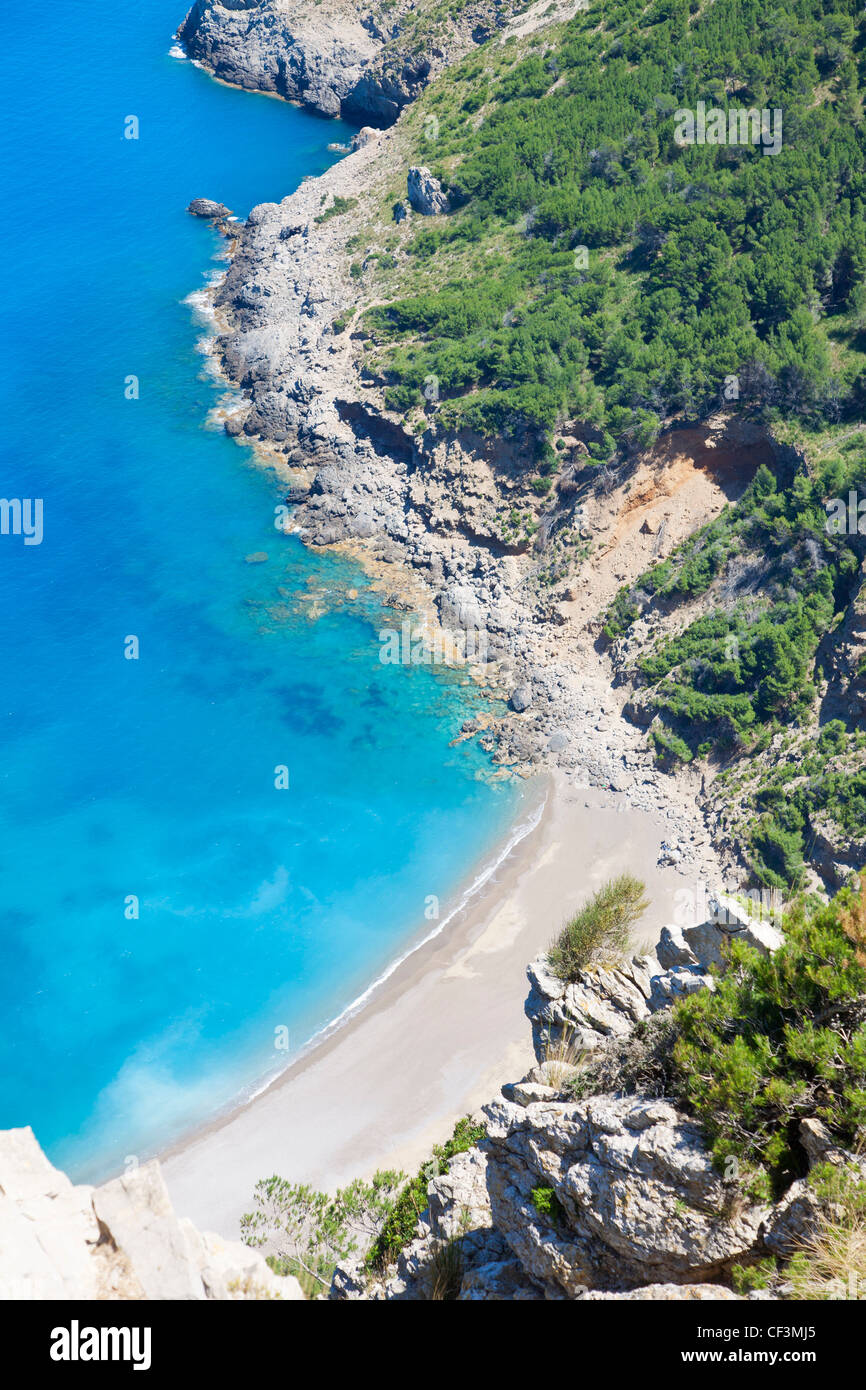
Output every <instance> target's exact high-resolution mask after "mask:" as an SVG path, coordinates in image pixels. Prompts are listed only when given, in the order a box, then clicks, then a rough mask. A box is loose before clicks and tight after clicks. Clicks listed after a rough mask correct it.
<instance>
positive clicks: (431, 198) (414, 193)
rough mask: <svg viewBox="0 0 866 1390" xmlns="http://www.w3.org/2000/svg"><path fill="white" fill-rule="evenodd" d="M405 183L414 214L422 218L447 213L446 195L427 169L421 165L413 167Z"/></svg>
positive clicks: (448, 204)
mask: <svg viewBox="0 0 866 1390" xmlns="http://www.w3.org/2000/svg"><path fill="white" fill-rule="evenodd" d="M406 182H407V191H408V194H409V202H410V203H411V205H412V207H413V208H414V209H415V211H416V212H420V213H421V214H422V215H423V216H424V217H438V216H440V215H441V214H442V213H445V212H448V210H449V207H450V203H449V201H448V194H447V193H446V192H445V190H444V188H443V187H442V185H441V183H440V182H439V180H438V179H435V178H434V177H433V175H432V174H431V173H430V170H429V169H427V168H425V167H424V166H423V165H418V164H415V165H413V166H412V168H411V169H410V170H409V175H408V178H407V181H406Z"/></svg>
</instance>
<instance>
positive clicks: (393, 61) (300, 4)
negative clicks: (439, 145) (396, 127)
mask: <svg viewBox="0 0 866 1390" xmlns="http://www.w3.org/2000/svg"><path fill="white" fill-rule="evenodd" d="M517 8H519V6H518V5H516V4H513V3H509V0H470V3H469V4H467V5H465V6H464V7H463V8H462V9H461V11H460V12H459V14H457V15H456V16H454V15H448V16H447V17H446V16H443V15H441V14H440V15H437V14H435V13H433V14H430V15H427V14H425V11H426V10H429V11H433V10H434V9H435V7H434V6H433V5H432V4H426V5H425V4H424V3H421V4H420V5H416V4H412V3H411V0H396V3H393V0H392V3H390V4H386V3H382V2H381V0H380V3H377V2H376V0H374V3H373V4H372V5H371V6H370V7H369V8H368V9H367V8H360V7H357V6H355V5H353V4H351V3H350V2H349V0H322V3H320V4H317V5H310V4H308V3H306V0H196V3H195V4H194V5H193V7H192V9H191V10H190V11H189V13H188V14H187V16H186V18H185V19H184V21H183V23H182V24H181V26H180V28H179V29H178V31H177V37H178V38H179V39H180V40H181V42H182V43H183V45H184V47H185V48H186V50H187V52H188V53H189V54H190V56H191V57H193V58H195V59H196V60H198V61H199V62H201V63H202V64H204V66H205V67H207V68H209V69H210V71H211V72H213V73H214V74H215V75H216V76H217V77H219V78H221V79H222V80H223V81H224V82H231V83H233V84H234V85H236V86H239V87H248V88H251V89H253V90H255V91H262V92H273V93H275V94H276V95H277V96H280V97H284V98H285V99H286V100H288V101H298V102H302V103H303V104H304V105H305V106H309V107H311V108H312V109H313V110H314V111H318V112H321V113H322V114H323V115H326V116H339V115H342V116H345V117H347V118H348V119H350V120H359V121H366V122H371V123H372V124H374V125H377V126H388V125H392V124H393V122H394V121H395V120H396V119H397V116H398V115H399V113H400V111H401V110H402V108H403V107H404V106H406V105H407V104H408V103H409V102H411V101H414V100H415V98H416V97H417V96H418V95H419V93H420V92H421V91H423V89H424V87H425V86H426V85H427V83H428V82H429V81H430V80H431V78H432V77H433V76H435V75H436V73H438V72H441V71H442V70H443V69H444V68H445V67H447V66H448V64H449V63H451V62H453V61H454V60H455V59H456V58H458V57H460V56H461V55H462V54H463V53H465V52H467V51H468V50H469V49H470V48H472V47H473V45H474V44H477V43H482V42H484V40H485V39H487V38H489V37H490V35H491V34H492V33H494V32H495V31H496V30H497V29H500V28H502V27H504V25H505V23H506V21H507V19H508V16H509V15H510V13H511V12H512V11H513V10H514V9H517Z"/></svg>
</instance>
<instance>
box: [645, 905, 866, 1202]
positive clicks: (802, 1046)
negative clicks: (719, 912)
mask: <svg viewBox="0 0 866 1390" xmlns="http://www.w3.org/2000/svg"><path fill="white" fill-rule="evenodd" d="M783 927H784V932H785V941H784V944H783V945H782V946H780V947H779V949H778V950H777V951H776V952H775V953H774V954H773V955H771V956H762V955H759V954H758V953H757V952H756V951H753V950H750V949H749V948H748V947H746V946H745V945H743V943H741V942H738V941H733V943H732V944H731V946H730V950H729V965H728V968H727V971H726V973H725V974H724V975H723V976H722V977H721V978H720V979H719V980H718V981H717V984H716V988H715V990H714V991H713V992H710V991H709V990H702V991H701V992H700V993H698V994H695V995H693V996H692V997H691V998H689V999H686V1000H683V1001H682V1002H680V1003H679V1004H677V1005H676V1006H675V1009H674V1020H675V1026H676V1029H677V1039H676V1042H675V1043H674V1048H673V1077H672V1088H673V1092H674V1094H675V1095H676V1096H677V1097H678V1098H679V1100H680V1102H681V1103H682V1104H683V1105H684V1106H685V1107H686V1108H687V1109H688V1110H689V1111H690V1112H691V1113H692V1114H693V1115H695V1116H696V1118H697V1119H698V1120H700V1122H701V1123H702V1124H703V1126H704V1128H705V1130H706V1132H707V1134H708V1136H709V1139H710V1142H711V1144H712V1149H713V1154H714V1157H715V1159H716V1161H717V1163H718V1165H719V1166H720V1168H722V1169H724V1168H725V1164H726V1161H727V1160H729V1159H731V1158H735V1159H736V1160H737V1162H738V1163H744V1164H745V1165H747V1167H748V1168H750V1169H752V1170H756V1171H759V1170H763V1172H765V1173H766V1174H767V1175H768V1177H769V1180H770V1183H771V1185H772V1189H773V1191H775V1192H780V1191H782V1190H783V1189H784V1188H785V1187H786V1186H787V1185H788V1184H789V1183H790V1182H791V1181H792V1180H793V1179H794V1178H795V1177H798V1176H799V1175H800V1174H801V1173H802V1172H804V1171H805V1167H806V1164H805V1157H804V1154H803V1152H802V1150H801V1148H800V1145H799V1141H798V1128H799V1122H800V1120H801V1119H804V1118H807V1117H817V1118H819V1119H821V1120H823V1121H824V1123H825V1124H826V1125H827V1126H828V1127H829V1129H830V1130H831V1132H832V1133H833V1134H834V1135H835V1136H836V1137H837V1139H838V1141H839V1142H840V1143H842V1144H850V1143H852V1142H854V1141H855V1139H856V1137H857V1134H858V1131H860V1130H861V1129H862V1127H863V1126H864V1125H866V950H864V943H866V877H864V881H863V888H862V890H860V889H857V890H855V889H854V888H846V889H843V890H842V891H841V892H839V893H838V894H837V895H836V897H835V898H834V899H833V901H832V902H831V903H829V904H826V905H823V906H821V907H818V908H813V909H812V910H810V909H809V908H807V907H806V906H805V905H804V904H802V903H801V904H799V905H797V906H796V907H795V908H794V909H793V910H792V911H791V912H790V913H789V914H788V915H787V916H786V918H785V919H784V923H783Z"/></svg>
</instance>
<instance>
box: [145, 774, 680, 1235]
mask: <svg viewBox="0 0 866 1390" xmlns="http://www.w3.org/2000/svg"><path fill="white" fill-rule="evenodd" d="M666 832H667V826H666V824H665V822H664V820H663V819H661V818H659V817H657V816H654V815H651V814H649V813H646V812H643V811H638V810H634V809H633V808H629V807H628V805H627V804H626V802H625V799H624V798H622V797H619V796H616V795H614V796H611V795H610V794H604V793H599V792H595V791H594V792H587V791H586V790H584V789H578V788H576V787H575V786H574V785H573V783H571V782H570V781H569V779H567V778H566V777H565V776H564V775H562V774H561V773H553V774H552V775H551V779H550V783H549V791H548V796H547V800H546V803H545V806H544V811H543V814H542V816H541V818H540V821H539V823H538V825H537V826H536V827H535V829H534V830H532V831H531V832H530V833H528V834H527V835H525V836H524V837H523V838H522V839H521V840H520V841H519V842H518V844H517V845H516V846H515V848H514V851H513V852H512V854H511V855H509V856H508V857H507V858H506V859H505V860H504V861H503V862H502V863H501V864H500V866H499V869H498V870H497V871H496V872H495V873H493V874H492V875H491V876H490V878H489V879H488V881H487V882H486V883H485V884H484V885H483V887H482V888H481V890H480V891H479V892H478V893H477V894H476V895H475V897H474V898H472V899H471V900H470V901H469V903H468V904H467V906H466V908H465V909H464V910H463V911H462V912H459V913H457V914H455V916H454V918H453V919H452V921H451V922H450V924H448V929H447V930H443V931H441V932H439V933H438V934H437V935H436V936H435V937H432V938H429V939H428V940H426V941H423V942H421V943H419V944H418V945H416V947H415V949H414V950H412V951H411V952H410V953H409V954H408V955H406V956H404V958H403V959H402V961H400V962H399V964H397V966H396V968H394V969H393V970H391V971H390V972H389V973H388V975H387V977H386V978H385V979H383V980H382V981H381V982H380V984H379V985H378V986H377V987H376V988H374V989H373V991H372V993H371V995H370V996H369V997H368V998H367V1000H366V1003H364V1004H363V1005H362V1006H361V1007H359V1008H358V1009H357V1010H356V1011H355V1012H354V1013H353V1014H352V1015H351V1016H349V1017H348V1018H346V1019H345V1020H344V1022H343V1023H342V1025H341V1026H339V1027H337V1028H336V1029H334V1030H332V1031H330V1032H329V1033H328V1034H326V1035H325V1036H324V1037H322V1038H321V1039H320V1040H319V1041H318V1042H317V1043H316V1044H315V1045H314V1046H311V1047H310V1048H309V1049H308V1050H306V1052H305V1053H304V1055H302V1056H301V1057H300V1058H298V1059H297V1060H296V1061H295V1062H294V1063H292V1064H291V1065H290V1066H289V1067H287V1068H286V1070H285V1071H283V1072H282V1073H280V1075H279V1076H277V1077H276V1078H275V1079H274V1080H273V1081H272V1082H271V1083H270V1085H268V1086H267V1088H266V1089H265V1090H263V1091H261V1092H260V1093H259V1094H258V1095H256V1096H255V1097H253V1098H252V1099H250V1100H248V1101H246V1102H244V1103H242V1104H240V1105H239V1106H237V1107H236V1108H235V1109H234V1110H232V1111H231V1112H229V1113H227V1114H224V1115H222V1116H219V1117H216V1118H215V1119H214V1120H212V1121H211V1122H210V1123H209V1124H207V1125H206V1126H204V1127H202V1128H200V1129H198V1130H196V1131H194V1132H193V1133H192V1134H190V1135H188V1136H187V1137H186V1138H185V1139H183V1140H181V1141H180V1142H179V1143H177V1144H175V1145H174V1146H173V1147H171V1148H169V1149H168V1150H166V1151H165V1152H164V1153H162V1154H160V1155H159V1157H160V1161H161V1164H162V1168H163V1173H164V1175H165V1179H166V1182H167V1185H168V1189H169V1192H170V1194H171V1197H172V1201H173V1203H174V1205H175V1208H176V1210H177V1211H178V1214H179V1215H182V1216H189V1217H191V1218H192V1219H193V1220H194V1221H195V1222H196V1223H197V1224H198V1225H200V1226H203V1227H205V1228H207V1229H212V1230H215V1231H217V1232H219V1234H221V1235H223V1236H225V1237H227V1238H228V1237H235V1236H236V1235H237V1233H238V1221H239V1218H240V1216H241V1215H242V1213H243V1212H244V1211H246V1210H248V1209H249V1208H250V1206H251V1203H252V1196H253V1189H254V1186H255V1183H256V1182H257V1181H258V1180H259V1179H261V1178H267V1177H269V1176H271V1174H273V1173H278V1174H279V1175H280V1176H281V1177H284V1178H286V1179H287V1180H289V1181H295V1182H311V1183H312V1184H313V1185H314V1186H316V1187H321V1188H324V1189H328V1190H333V1189H335V1188H336V1187H337V1186H340V1185H343V1184H345V1183H347V1182H349V1181H351V1179H352V1178H354V1177H362V1176H369V1175H370V1174H372V1172H373V1171H375V1169H376V1168H379V1167H400V1168H403V1169H405V1170H407V1171H409V1170H412V1169H413V1168H414V1167H415V1166H417V1164H418V1163H420V1162H421V1161H423V1159H424V1158H425V1157H426V1156H427V1154H428V1153H429V1150H430V1147H431V1145H432V1144H433V1143H434V1142H441V1141H442V1140H443V1139H445V1138H447V1136H448V1134H449V1133H450V1131H451V1129H452V1128H453V1124H454V1122H455V1121H456V1120H457V1119H458V1118H459V1117H460V1116H461V1115H463V1114H466V1113H469V1112H471V1111H472V1110H474V1109H475V1108H476V1107H477V1106H478V1105H479V1104H480V1103H481V1102H482V1101H485V1100H487V1099H489V1098H490V1096H491V1094H494V1093H495V1092H496V1090H497V1089H498V1087H499V1086H501V1085H502V1084H503V1083H505V1082H506V1081H513V1080H515V1079H516V1078H517V1077H518V1076H521V1075H523V1074H524V1073H525V1072H526V1071H528V1070H529V1068H530V1067H531V1066H532V1064H533V1060H534V1059H533V1056H532V1051H531V1046H530V1041H529V1036H528V1032H527V1029H526V1027H525V1023H524V1020H523V1003H524V1000H525V997H526V993H527V985H526V975H525V971H526V965H527V963H528V961H530V960H531V959H532V957H533V956H534V955H536V954H537V953H538V952H539V951H540V950H543V949H544V948H545V947H546V946H547V945H548V943H549V941H550V939H551V937H552V936H553V935H554V933H555V932H556V930H557V928H558V927H559V925H560V924H561V922H562V920H563V918H564V917H565V916H566V915H567V914H568V913H570V912H572V911H574V910H575V909H576V908H577V907H578V906H579V904H580V902H581V901H582V900H583V899H584V897H585V896H586V895H587V894H588V893H590V892H592V891H594V890H595V889H596V888H597V887H598V886H600V884H601V883H602V882H603V881H604V880H605V879H606V878H608V877H609V876H610V875H611V874H614V873H618V872H622V871H624V870H626V869H628V870H629V871H631V872H635V873H638V874H639V875H640V876H641V877H643V878H644V879H645V880H646V882H647V885H648V889H649V896H650V898H651V907H650V910H649V912H648V913H647V916H646V918H645V921H644V924H643V927H642V930H641V933H640V936H639V938H638V939H636V942H635V946H636V947H645V946H647V945H650V944H652V943H653V942H654V941H655V940H657V938H658V935H659V931H660V928H661V927H662V926H663V925H664V924H665V922H667V921H669V920H671V919H672V918H673V916H674V913H675V911H676V908H675V895H676V894H677V893H678V892H682V890H683V887H684V884H685V883H686V880H684V876H683V874H682V871H681V870H678V869H675V868H672V867H664V868H662V867H659V866H658V865H657V862H656V861H657V858H658V847H659V844H660V842H661V840H662V839H663V838H664V835H665V833H666Z"/></svg>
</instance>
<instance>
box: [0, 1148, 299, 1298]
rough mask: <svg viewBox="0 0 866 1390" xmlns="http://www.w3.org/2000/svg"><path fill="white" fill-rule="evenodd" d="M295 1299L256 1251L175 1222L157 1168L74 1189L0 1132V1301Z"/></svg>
mask: <svg viewBox="0 0 866 1390" xmlns="http://www.w3.org/2000/svg"><path fill="white" fill-rule="evenodd" d="M303 1296H304V1295H303V1293H302V1292H301V1288H300V1285H299V1284H298V1282H297V1280H296V1279H293V1278H291V1277H288V1278H280V1277H278V1276H277V1275H276V1274H274V1273H273V1272H272V1270H271V1269H270V1268H269V1266H268V1265H267V1264H266V1262H265V1260H264V1258H263V1256H262V1255H261V1254H259V1252H258V1251H257V1250H252V1249H250V1248H249V1247H248V1246H246V1245H242V1244H241V1243H240V1242H232V1241H224V1240H223V1239H222V1238H221V1237H220V1236H216V1235H211V1234H207V1233H204V1234H203V1233H201V1232H199V1231H198V1230H196V1228H195V1226H193V1224H192V1222H191V1221H187V1220H185V1219H181V1220H178V1218H177V1216H176V1215H175V1213H174V1210H173V1208H172V1205H171V1201H170V1199H169V1195H168V1191H167V1189H166V1186H165V1183H164V1181H163V1178H162V1173H161V1172H160V1168H159V1164H158V1163H156V1162H151V1163H145V1164H142V1165H141V1167H138V1168H136V1169H134V1170H133V1171H131V1172H129V1173H125V1174H124V1175H123V1176H122V1177H119V1178H113V1179H112V1180H111V1181H110V1182H107V1183H104V1184H103V1185H102V1186H101V1187H96V1188H93V1187H87V1186H75V1185H73V1184H72V1183H71V1182H70V1180H69V1178H68V1177H67V1176H66V1174H65V1173H61V1172H60V1171H59V1169H57V1168H55V1167H53V1165H52V1164H51V1163H49V1161H48V1159H47V1158H46V1156H45V1154H44V1153H43V1152H42V1150H41V1148H40V1147H39V1144H38V1143H37V1141H36V1138H35V1136H34V1134H33V1131H32V1130H31V1129H10V1130H5V1131H2V1132H0V1300H4V1299H39V1300H46V1299H88V1300H89V1299H182V1300H198V1299H259V1298H265V1299H266V1298H284V1299H302V1298H303Z"/></svg>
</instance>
